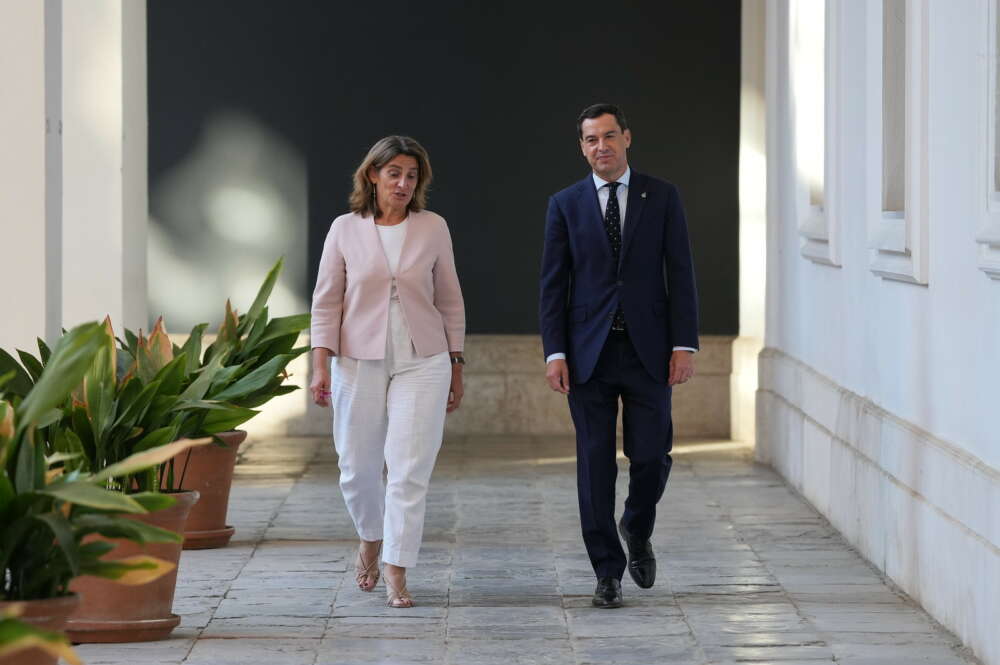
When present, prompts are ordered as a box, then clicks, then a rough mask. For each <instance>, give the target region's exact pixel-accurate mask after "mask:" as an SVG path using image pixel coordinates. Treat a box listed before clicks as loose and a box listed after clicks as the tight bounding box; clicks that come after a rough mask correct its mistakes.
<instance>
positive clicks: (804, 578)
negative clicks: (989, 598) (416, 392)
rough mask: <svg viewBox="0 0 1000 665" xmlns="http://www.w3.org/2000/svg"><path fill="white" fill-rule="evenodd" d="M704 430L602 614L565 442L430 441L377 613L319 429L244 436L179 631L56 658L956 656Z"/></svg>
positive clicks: (786, 495)
mask: <svg viewBox="0 0 1000 665" xmlns="http://www.w3.org/2000/svg"><path fill="white" fill-rule="evenodd" d="M705 443H708V444H709V445H706V446H704V448H705V450H704V451H700V450H699V446H700V445H701V444H699V443H698V442H687V443H684V444H681V445H679V446H678V448H677V451H678V454H677V455H676V456H675V462H674V467H673V471H672V474H671V480H670V483H669V485H668V487H667V491H666V494H665V495H664V499H663V501H662V503H661V504H660V509H659V516H658V522H657V529H656V533H655V534H654V536H653V548H654V550H655V551H656V553H657V556H658V561H659V579H658V580H657V584H656V586H655V587H653V588H652V589H648V590H642V589H638V588H637V587H636V586H635V585H634V584H633V583H632V581H631V580H630V579H629V578H628V576H626V579H625V580H624V581H623V588H624V593H625V600H626V606H625V607H624V608H622V609H619V610H610V611H609V610H596V609H594V608H593V607H591V605H590V596H591V594H592V592H593V588H594V577H593V572H592V571H591V568H590V563H589V561H588V560H587V556H586V553H585V551H584V548H583V543H582V541H581V538H580V532H579V515H578V512H577V499H576V470H575V459H574V456H573V455H574V444H573V441H572V440H571V439H568V438H565V437H563V438H559V437H525V436H516V437H505V436H489V437H455V438H450V439H448V440H447V441H446V442H445V444H444V446H443V448H442V453H441V456H440V458H439V460H438V465H437V467H436V469H435V475H434V478H433V480H432V486H431V491H430V493H429V495H428V502H427V522H426V525H425V530H424V548H423V550H422V551H421V561H420V564H419V565H418V566H417V567H416V568H414V569H413V570H411V571H410V574H409V580H408V582H409V587H410V590H411V592H412V593H413V594H414V596H415V598H416V600H417V603H418V605H417V607H415V608H413V609H411V610H398V609H393V608H388V607H386V606H385V594H384V586H383V584H380V585H379V587H378V588H377V590H376V591H375V592H373V593H365V592H362V591H360V590H359V589H357V587H356V586H355V584H354V573H353V561H354V556H355V552H356V547H357V541H356V538H355V536H354V531H353V527H352V525H351V522H350V518H349V517H348V515H347V511H346V509H345V508H344V503H343V498H342V497H341V496H340V492H339V489H338V486H337V480H338V470H337V466H336V456H335V454H334V453H333V451H332V446H331V445H330V442H329V441H327V440H323V439H314V438H286V439H270V440H267V439H261V440H255V441H249V442H248V443H247V444H244V446H243V447H242V448H241V455H240V464H239V465H238V466H237V473H236V480H235V485H234V487H233V493H232V498H231V502H230V515H229V521H230V523H231V524H233V525H234V526H235V527H236V529H237V532H236V536H235V537H234V538H233V541H232V543H231V544H230V545H229V547H226V548H224V549H219V550H200V551H189V552H185V553H184V555H183V557H182V560H181V565H180V568H179V574H178V588H177V596H176V599H175V602H174V611H175V612H176V613H178V614H180V615H181V620H182V623H181V626H180V627H179V628H178V629H177V630H175V631H174V634H173V635H172V636H171V638H170V639H168V640H164V641H162V642H154V643H146V644H121V645H82V646H80V647H78V652H79V654H80V655H81V657H82V658H83V659H84V661H85V662H86V663H89V664H90V665H101V664H105V665H126V664H128V665H138V664H142V665H181V664H183V665H228V664H239V665H255V664H257V663H263V664H267V665H367V664H384V665H428V664H431V663H433V664H446V665H494V664H496V665H586V664H595V665H596V664H601V665H606V664H618V665H660V664H661V663H662V664H666V663H670V664H672V665H736V664H737V663H753V664H754V665H767V664H769V663H772V664H774V665H779V664H780V665H816V664H817V663H832V662H835V663H841V664H843V665H961V664H965V665H972V664H975V663H977V662H978V661H976V660H975V659H973V658H971V657H970V656H969V655H968V654H967V653H966V652H965V650H964V649H962V648H961V645H960V644H958V642H957V640H956V639H955V637H954V636H953V635H951V634H950V633H948V632H947V631H945V630H944V629H942V628H941V627H940V626H939V625H937V624H936V623H935V622H934V621H933V620H931V619H930V618H929V617H928V616H927V615H926V613H924V612H923V611H922V610H921V609H920V608H919V607H918V606H917V605H916V604H914V603H913V602H912V601H911V600H909V599H908V598H906V597H905V596H904V595H903V594H901V593H899V592H898V591H897V590H896V589H894V588H893V587H892V586H891V585H888V584H886V583H885V581H884V579H883V577H882V576H881V575H880V574H879V572H878V571H876V570H875V569H874V568H872V567H871V566H869V565H868V564H867V562H865V561H864V560H863V559H862V558H861V557H860V556H859V555H858V554H857V553H856V552H854V551H853V550H851V549H850V548H849V547H848V546H846V544H845V543H844V542H843V540H842V539H841V537H840V536H839V535H838V534H837V532H836V530H834V529H833V528H832V527H831V526H830V525H829V524H828V523H827V522H826V520H825V519H823V518H822V517H821V516H820V515H819V514H817V513H816V512H815V511H814V510H813V509H812V508H811V507H810V506H809V504H808V503H807V502H805V501H804V500H803V499H802V498H801V497H800V496H799V495H797V494H796V493H795V492H794V491H792V490H791V489H789V488H788V487H787V486H786V485H785V484H784V483H783V482H782V480H781V478H779V477H778V476H777V475H776V474H775V473H773V472H772V471H770V470H769V469H767V468H765V467H761V466H759V465H755V464H754V463H753V462H752V461H751V455H750V451H748V450H747V449H745V448H741V447H739V446H738V445H736V444H726V446H725V448H726V449H725V450H722V451H720V450H719V449H718V448H719V446H717V445H712V443H713V442H705ZM715 443H717V442H715ZM626 464H627V463H626V461H625V460H624V459H623V458H620V470H619V477H618V496H619V513H620V511H621V503H622V501H623V500H624V495H625V491H626V489H627V481H628V473H627V466H626Z"/></svg>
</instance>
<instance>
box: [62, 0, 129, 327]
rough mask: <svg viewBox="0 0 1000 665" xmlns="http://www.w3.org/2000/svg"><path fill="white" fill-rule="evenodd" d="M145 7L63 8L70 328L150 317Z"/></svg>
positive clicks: (115, 1) (116, 1)
mask: <svg viewBox="0 0 1000 665" xmlns="http://www.w3.org/2000/svg"><path fill="white" fill-rule="evenodd" d="M145 11H146V10H145V3H142V2H130V1H128V0H90V1H88V2H85V3H83V2H67V3H65V4H64V5H63V15H62V23H63V42H62V47H63V53H62V63H63V88H62V90H63V209H62V213H63V235H62V239H63V275H62V286H63V324H64V325H65V326H66V327H69V326H72V325H75V324H77V323H80V322H82V321H88V320H94V319H100V318H103V317H104V316H105V315H107V314H109V315H111V318H112V320H113V322H114V324H115V327H116V329H117V330H120V329H121V327H122V326H128V327H130V328H139V327H142V328H145V327H146V325H147V320H146V317H147V315H146V224H147V205H146V200H147V197H146V177H147V176H146V171H147V168H146V127H147V117H146V81H145V79H146V74H145V69H146V55H145V49H146V16H145Z"/></svg>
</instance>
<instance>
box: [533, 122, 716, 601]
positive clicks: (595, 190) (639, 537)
mask: <svg viewBox="0 0 1000 665" xmlns="http://www.w3.org/2000/svg"><path fill="white" fill-rule="evenodd" d="M577 131H578V133H579V136H580V149H581V150H582V151H583V156H584V157H586V158H587V161H588V162H589V163H590V167H591V169H592V170H593V173H591V174H588V175H587V177H586V178H584V179H583V180H581V181H580V182H578V183H576V184H575V185H572V186H570V187H567V188H566V189H564V190H562V191H561V192H559V193H557V194H555V195H554V196H552V197H551V198H550V199H549V209H548V213H547V214H546V220H545V249H544V251H543V254H542V270H541V296H540V301H539V318H540V323H541V330H542V342H543V345H544V349H545V358H546V366H547V367H546V371H545V376H546V379H547V380H548V383H549V386H550V387H551V388H552V389H553V390H555V391H558V392H560V393H563V394H566V395H567V397H568V400H569V408H570V413H571V414H572V416H573V424H574V425H575V427H576V449H577V492H578V494H579V500H580V521H581V525H582V527H583V540H584V543H585V544H586V546H587V554H588V555H589V556H590V562H591V564H592V565H593V567H594V573H595V574H596V575H597V588H596V589H595V591H594V599H593V603H594V605H595V606H597V607H602V608H611V607H620V606H621V605H622V592H621V578H622V575H623V574H624V572H625V569H626V567H627V568H628V571H629V574H630V575H631V576H632V579H633V580H634V581H635V583H636V584H637V585H638V586H640V587H642V588H644V589H645V588H649V587H651V586H653V582H654V580H655V577H656V559H655V557H654V556H653V550H652V547H651V545H650V542H649V540H650V537H651V536H652V533H653V523H654V521H655V518H656V504H657V502H658V501H659V500H660V497H661V496H662V495H663V489H664V487H666V484H667V476H668V475H669V473H670V465H671V459H670V448H671V443H672V439H673V426H672V423H671V419H670V393H671V386H674V385H677V384H679V383H684V382H685V381H687V380H688V379H690V378H691V377H692V376H693V375H694V360H693V355H694V353H695V351H696V350H697V348H698V304H697V294H696V291H695V281H694V266H693V262H692V258H691V247H690V244H689V242H688V231H687V221H686V220H685V217H684V208H683V206H682V205H681V199H680V195H679V193H678V191H677V188H676V187H675V186H674V185H672V184H670V183H668V182H665V181H663V180H659V179H657V178H653V177H650V176H647V175H642V174H640V173H636V172H635V171H632V170H631V169H630V168H629V165H628V159H627V154H626V153H627V150H628V148H629V146H630V145H631V143H632V134H631V132H630V131H629V129H628V125H627V124H626V121H625V116H624V115H623V114H622V112H621V110H619V109H618V107H616V106H614V105H611V104H595V105H593V106H590V107H588V108H586V109H584V111H583V112H582V113H581V114H580V117H579V118H578V119H577ZM619 399H620V400H621V403H622V426H623V429H624V451H625V455H626V457H628V459H629V491H628V498H627V499H626V501H625V512H624V514H623V515H622V518H621V520H620V521H619V522H618V525H617V527H618V528H617V529H616V525H615V515H614V509H615V479H616V477H617V475H618V466H617V461H616V457H617V455H616V443H615V437H616V433H615V429H616V421H617V417H618V401H619ZM619 533H620V534H621V536H622V538H623V539H624V541H625V545H626V547H627V548H628V557H627V558H626V555H625V552H624V550H623V549H622V544H621V541H620V540H619V538H618V534H619Z"/></svg>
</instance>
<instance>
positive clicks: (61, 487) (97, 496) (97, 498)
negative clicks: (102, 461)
mask: <svg viewBox="0 0 1000 665" xmlns="http://www.w3.org/2000/svg"><path fill="white" fill-rule="evenodd" d="M108 468H110V467H108ZM123 475H124V474H123ZM92 478H93V477H91V478H88V479H87V480H91V479H92ZM35 493H37V494H44V495H46V496H52V497H55V498H57V499H59V500H61V501H68V502H69V503H74V504H77V505H80V506H86V507H88V508H97V509H98V510H110V511H114V512H118V513H144V512H146V509H145V508H143V507H142V505H140V504H139V503H138V502H137V501H136V500H135V499H133V498H131V497H129V496H127V495H125V494H122V493H120V492H113V491H111V490H107V489H105V488H103V487H99V486H97V485H92V484H90V483H87V482H70V483H60V482H55V483H52V484H51V485H49V486H48V487H45V488H43V489H39V490H35Z"/></svg>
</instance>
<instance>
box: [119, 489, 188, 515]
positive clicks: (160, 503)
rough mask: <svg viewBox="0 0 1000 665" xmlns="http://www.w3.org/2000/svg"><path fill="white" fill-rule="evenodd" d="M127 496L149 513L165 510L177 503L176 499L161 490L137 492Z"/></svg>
mask: <svg viewBox="0 0 1000 665" xmlns="http://www.w3.org/2000/svg"><path fill="white" fill-rule="evenodd" d="M129 496H131V497H132V498H133V499H135V500H136V502H137V503H139V504H140V505H141V506H142V507H143V508H145V509H146V510H148V511H149V512H151V513H152V512H155V511H157V510H165V509H167V508H169V507H170V506H172V505H174V504H175V503H177V499H175V498H174V497H172V496H171V495H169V494H163V493H162V492H138V493H136V494H130V495H129Z"/></svg>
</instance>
